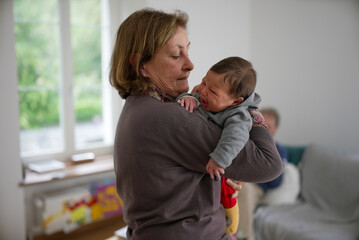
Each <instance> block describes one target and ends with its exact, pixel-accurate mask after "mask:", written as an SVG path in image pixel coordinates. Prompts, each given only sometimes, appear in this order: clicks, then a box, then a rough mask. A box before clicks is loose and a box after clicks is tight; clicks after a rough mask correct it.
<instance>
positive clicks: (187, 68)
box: [183, 56, 194, 71]
mask: <svg viewBox="0 0 359 240" xmlns="http://www.w3.org/2000/svg"><path fill="white" fill-rule="evenodd" d="M183 68H184V70H185V71H192V70H193V68H194V65H193V63H192V61H191V59H189V57H188V56H186V59H185V62H184V65H183Z"/></svg>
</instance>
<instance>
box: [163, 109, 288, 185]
mask: <svg viewBox="0 0 359 240" xmlns="http://www.w3.org/2000/svg"><path fill="white" fill-rule="evenodd" d="M159 111H161V112H162V113H163V114H165V116H164V117H165V118H166V119H167V118H168V119H167V120H165V122H166V123H167V124H166V125H167V126H163V127H164V129H167V130H168V131H166V132H167V133H168V136H164V137H166V138H167V139H171V141H170V142H169V143H168V147H170V148H171V149H172V151H171V152H174V153H175V154H176V156H173V157H174V158H173V159H175V160H176V161H178V163H179V164H181V165H183V166H184V167H186V168H188V169H190V170H193V171H201V172H204V173H206V169H205V166H206V164H207V162H208V159H209V153H211V152H212V151H213V149H214V148H215V147H216V145H217V142H218V140H219V138H220V136H221V129H220V128H219V127H218V126H217V125H216V124H214V123H213V122H211V121H210V120H208V119H207V117H206V116H204V115H202V114H200V113H199V112H197V111H195V112H194V113H192V114H191V113H189V112H188V111H186V110H185V109H183V108H182V107H180V106H179V105H178V104H171V103H169V104H165V106H163V105H162V107H161V109H159ZM171 129H172V130H171ZM171 135H172V136H171ZM281 172H282V161H281V159H280V156H279V154H278V152H277V149H276V146H275V143H274V140H273V137H272V135H271V133H270V132H269V130H268V129H267V128H265V127H263V126H261V123H258V121H257V120H256V119H254V126H253V128H252V130H251V131H250V137H249V140H248V142H247V143H246V144H245V146H244V148H243V150H242V151H241V152H240V153H239V155H238V156H237V157H236V159H234V160H233V162H232V164H231V165H230V166H229V167H228V168H226V169H225V175H224V176H225V177H227V178H231V179H234V180H239V181H243V182H267V181H270V180H272V179H274V178H276V177H277V176H279V175H280V174H281Z"/></svg>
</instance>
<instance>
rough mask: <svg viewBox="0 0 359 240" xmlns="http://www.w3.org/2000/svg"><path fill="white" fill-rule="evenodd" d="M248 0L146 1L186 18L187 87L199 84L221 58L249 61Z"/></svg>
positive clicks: (150, 5)
mask: <svg viewBox="0 0 359 240" xmlns="http://www.w3.org/2000/svg"><path fill="white" fill-rule="evenodd" d="M248 2H249V1H248V0H241V1H238V0H226V1H217V0H196V1H192V0H181V1H168V0H148V1H147V6H148V7H152V8H156V9H161V10H164V11H167V12H173V11H174V10H176V9H180V10H183V11H185V12H186V13H187V14H188V15H189V22H188V35H189V38H190V41H191V48H190V52H189V55H190V58H191V60H192V62H193V64H194V66H195V67H194V70H193V71H192V73H191V77H190V87H191V88H192V87H193V86H195V85H196V84H198V83H200V82H201V81H202V78H203V77H204V76H205V74H206V73H207V71H208V69H209V68H210V67H211V66H212V65H213V64H215V63H216V62H218V61H219V60H221V59H222V58H224V57H229V56H234V55H240V56H243V57H245V58H249V47H248V41H249V39H248V36H249V26H250V24H249V20H248V17H249V11H248V10H249V3H248Z"/></svg>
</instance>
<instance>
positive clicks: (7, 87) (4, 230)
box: [0, 0, 25, 240]
mask: <svg viewBox="0 0 359 240" xmlns="http://www.w3.org/2000/svg"><path fill="white" fill-rule="evenodd" d="M11 5H12V1H9V0H0V53H1V54H0V73H1V75H0V77H1V79H0V112H1V117H0V119H1V124H0V133H1V134H0V153H1V156H0V158H1V159H0V196H1V197H0V239H19V240H21V239H25V211H24V195H23V191H22V189H21V188H20V187H19V185H18V184H19V182H20V180H21V164H20V154H19V120H18V116H19V112H18V103H17V102H18V95H17V77H16V61H15V48H14V40H15V35H14V29H13V26H14V24H13V14H12V11H6V10H7V9H11Z"/></svg>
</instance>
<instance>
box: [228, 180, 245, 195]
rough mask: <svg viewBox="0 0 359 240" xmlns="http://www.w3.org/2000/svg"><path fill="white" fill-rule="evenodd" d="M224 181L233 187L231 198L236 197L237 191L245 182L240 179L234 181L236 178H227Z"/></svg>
mask: <svg viewBox="0 0 359 240" xmlns="http://www.w3.org/2000/svg"><path fill="white" fill-rule="evenodd" d="M226 183H227V184H228V185H229V186H230V187H231V188H233V189H234V191H235V192H234V193H233V194H232V198H236V197H238V192H239V190H241V189H242V187H243V186H244V184H246V183H245V182H240V181H236V180H232V179H229V178H228V179H227V180H226Z"/></svg>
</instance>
